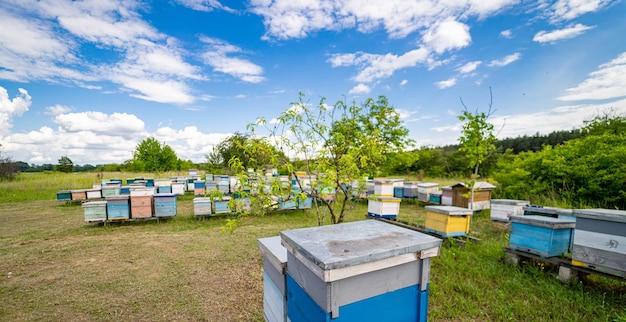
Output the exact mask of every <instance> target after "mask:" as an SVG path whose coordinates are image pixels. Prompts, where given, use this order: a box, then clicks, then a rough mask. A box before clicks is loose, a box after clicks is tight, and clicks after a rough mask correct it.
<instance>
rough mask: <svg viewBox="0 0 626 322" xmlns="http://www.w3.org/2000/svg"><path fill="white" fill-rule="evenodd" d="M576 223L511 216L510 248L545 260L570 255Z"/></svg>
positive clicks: (545, 218) (542, 217)
mask: <svg viewBox="0 0 626 322" xmlns="http://www.w3.org/2000/svg"><path fill="white" fill-rule="evenodd" d="M575 226H576V222H575V221H573V220H568V219H559V218H552V217H546V216H533V215H531V216H511V235H510V238H509V247H510V248H513V249H516V250H519V251H523V252H527V253H531V254H535V255H539V256H541V257H544V258H548V257H554V256H561V255H565V254H569V253H570V251H571V247H572V237H573V234H574V227H575Z"/></svg>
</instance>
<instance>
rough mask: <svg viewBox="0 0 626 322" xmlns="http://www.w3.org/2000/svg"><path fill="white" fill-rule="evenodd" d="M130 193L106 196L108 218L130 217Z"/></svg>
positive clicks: (123, 218)
mask: <svg viewBox="0 0 626 322" xmlns="http://www.w3.org/2000/svg"><path fill="white" fill-rule="evenodd" d="M129 198H130V197H129V196H128V195H115V196H108V197H106V203H107V220H127V219H129V218H130V208H129V203H128V201H129V200H128V199H129Z"/></svg>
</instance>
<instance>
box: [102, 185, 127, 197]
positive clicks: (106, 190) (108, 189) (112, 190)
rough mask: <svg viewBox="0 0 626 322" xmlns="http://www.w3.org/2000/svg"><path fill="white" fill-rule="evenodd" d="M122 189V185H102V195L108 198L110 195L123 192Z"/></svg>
mask: <svg viewBox="0 0 626 322" xmlns="http://www.w3.org/2000/svg"><path fill="white" fill-rule="evenodd" d="M121 190H122V187H121V186H120V187H116V186H103V187H102V197H103V198H106V197H110V196H117V195H120V194H121Z"/></svg>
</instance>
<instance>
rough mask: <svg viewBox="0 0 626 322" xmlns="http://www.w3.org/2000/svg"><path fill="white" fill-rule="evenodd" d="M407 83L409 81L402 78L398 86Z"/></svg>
mask: <svg viewBox="0 0 626 322" xmlns="http://www.w3.org/2000/svg"><path fill="white" fill-rule="evenodd" d="M408 83H409V81H408V80H406V79H403V80H402V81H401V82H400V86H404V85H406V84H408Z"/></svg>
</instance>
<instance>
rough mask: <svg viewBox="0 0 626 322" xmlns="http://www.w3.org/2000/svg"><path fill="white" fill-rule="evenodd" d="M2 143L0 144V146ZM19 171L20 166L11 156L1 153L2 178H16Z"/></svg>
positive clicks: (0, 175) (0, 167)
mask: <svg viewBox="0 0 626 322" xmlns="http://www.w3.org/2000/svg"><path fill="white" fill-rule="evenodd" d="M1 146H2V145H1V144H0V147H1ZM18 171H19V166H18V164H17V163H16V162H13V160H12V159H11V158H10V157H3V156H2V154H0V179H8V180H11V179H13V178H15V176H16V175H17V173H18Z"/></svg>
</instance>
